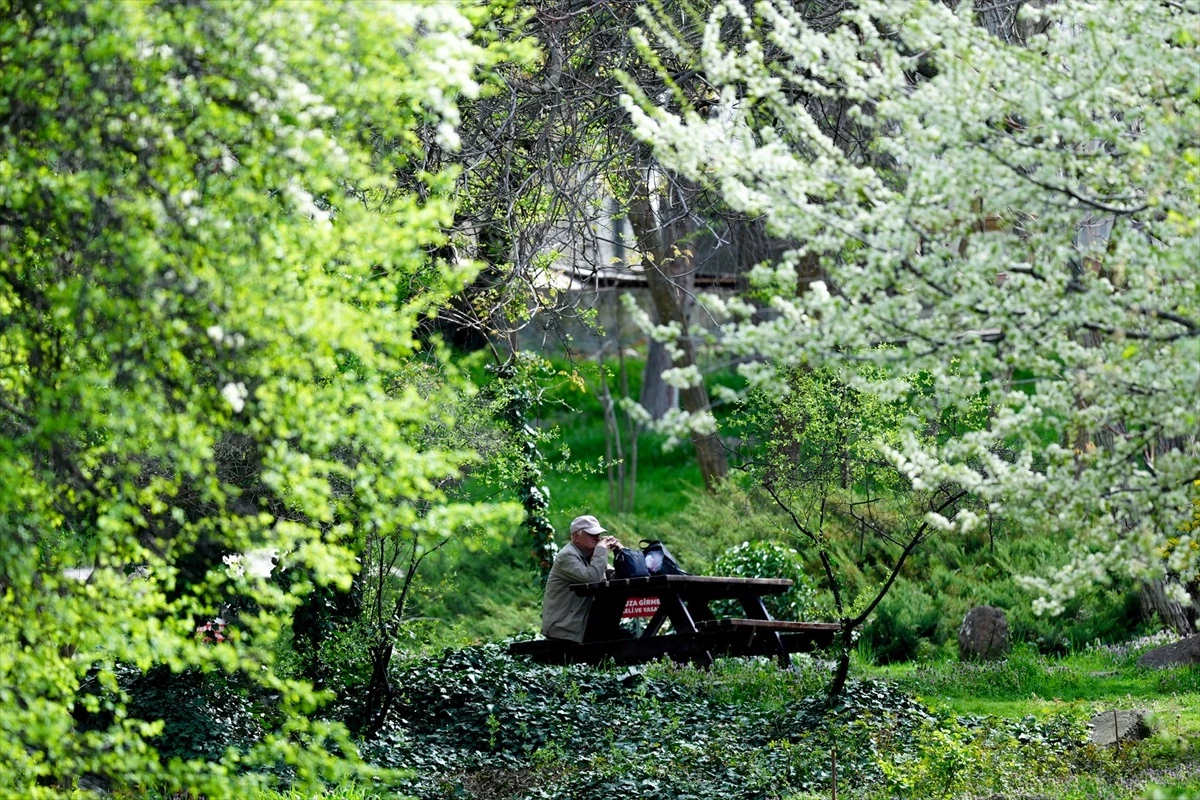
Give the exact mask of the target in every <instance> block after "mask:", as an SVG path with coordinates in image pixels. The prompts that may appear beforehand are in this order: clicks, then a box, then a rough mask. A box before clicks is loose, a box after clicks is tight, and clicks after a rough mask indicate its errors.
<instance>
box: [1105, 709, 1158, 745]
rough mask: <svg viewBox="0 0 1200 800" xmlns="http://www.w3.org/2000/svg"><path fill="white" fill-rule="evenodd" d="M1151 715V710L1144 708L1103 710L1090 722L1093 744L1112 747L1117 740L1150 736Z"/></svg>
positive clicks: (1130, 740)
mask: <svg viewBox="0 0 1200 800" xmlns="http://www.w3.org/2000/svg"><path fill="white" fill-rule="evenodd" d="M1149 715H1150V712H1149V711H1146V710H1145V709H1142V708H1134V709H1130V710H1129V711H1115V710H1114V711H1101V712H1100V713H1099V714H1097V715H1096V716H1094V717H1092V721H1091V723H1089V724H1090V726H1091V740H1092V744H1094V745H1097V746H1098V747H1112V746H1113V745H1115V744H1116V743H1117V742H1137V741H1141V740H1142V739H1148V738H1150V734H1151V733H1152V731H1151V730H1150V721H1149V719H1148V717H1149Z"/></svg>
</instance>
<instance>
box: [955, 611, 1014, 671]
mask: <svg viewBox="0 0 1200 800" xmlns="http://www.w3.org/2000/svg"><path fill="white" fill-rule="evenodd" d="M1007 654H1008V617H1007V616H1006V615H1005V613H1004V611H1003V610H1001V609H999V608H994V607H992V606H976V607H975V608H972V609H971V610H970V611H968V612H967V616H966V617H964V618H963V623H962V627H960V628H959V629H958V657H959V659H960V660H962V661H987V660H990V659H996V658H1003V657H1004V656H1005V655H1007Z"/></svg>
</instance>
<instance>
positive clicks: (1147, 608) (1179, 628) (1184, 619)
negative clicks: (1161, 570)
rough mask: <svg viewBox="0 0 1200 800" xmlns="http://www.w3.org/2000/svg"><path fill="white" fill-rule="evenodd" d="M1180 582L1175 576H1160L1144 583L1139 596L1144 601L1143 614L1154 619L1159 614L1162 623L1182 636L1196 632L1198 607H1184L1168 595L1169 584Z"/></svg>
mask: <svg viewBox="0 0 1200 800" xmlns="http://www.w3.org/2000/svg"><path fill="white" fill-rule="evenodd" d="M1172 583H1178V582H1177V581H1176V580H1175V579H1174V578H1160V579H1158V580H1154V581H1151V582H1149V583H1145V584H1142V588H1141V589H1140V590H1139V591H1138V598H1139V599H1140V600H1141V601H1142V616H1143V617H1144V618H1145V619H1146V620H1152V619H1154V617H1155V616H1157V617H1158V618H1159V619H1160V620H1162V623H1163V624H1164V625H1166V626H1167V627H1169V628H1171V629H1172V630H1173V631H1175V632H1176V633H1178V634H1179V635H1180V636H1190V635H1191V634H1193V633H1195V632H1196V608H1195V606H1191V607H1186V608H1185V607H1184V606H1182V605H1180V604H1179V603H1178V602H1177V601H1175V600H1172V599H1171V598H1170V597H1168V596H1167V586H1169V585H1170V584H1172Z"/></svg>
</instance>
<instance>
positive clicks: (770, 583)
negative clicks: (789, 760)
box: [509, 575, 841, 669]
mask: <svg viewBox="0 0 1200 800" xmlns="http://www.w3.org/2000/svg"><path fill="white" fill-rule="evenodd" d="M791 585H792V582H791V581H790V580H786V579H782V578H729V577H718V576H707V575H652V576H650V577H647V578H623V579H616V580H608V581H597V582H595V583H582V584H578V585H575V586H572V587H571V590H572V591H574V592H575V593H576V594H579V595H582V596H586V597H592V598H593V602H592V607H591V611H590V612H589V614H588V621H587V628H586V629H585V631H584V634H583V641H582V642H580V643H578V644H575V643H573V642H562V641H557V640H547V639H535V640H532V641H525V642H514V643H513V644H511V645H510V646H509V652H510V653H512V654H514V655H528V656H529V657H530V658H532V659H534V660H535V661H540V662H542V663H554V664H564V663H566V664H571V663H585V664H598V663H601V662H603V661H609V660H611V661H614V662H616V663H618V664H641V663H644V662H646V661H652V660H654V659H656V658H662V657H664V656H666V657H669V658H671V659H672V660H674V661H677V662H680V663H682V662H686V661H692V662H695V663H697V664H701V665H705V666H707V665H710V664H712V663H713V660H714V659H715V658H718V657H722V656H773V657H776V658H778V660H779V664H780V666H782V667H784V668H789V669H790V668H791V658H790V655H791V654H792V653H803V652H809V651H811V650H813V649H815V648H817V647H826V646H828V645H829V644H831V643H832V642H833V637H834V635H835V634H836V633H837V632H838V631H839V630H841V626H840V625H838V624H837V623H830V622H793V621H789V620H775V619H772V618H771V615H770V614H769V613H768V612H767V608H766V606H765V605H764V604H763V600H762V598H763V597H764V596H766V595H770V594H781V593H783V592H786V591H787V590H788V589H789V588H790V587H791ZM646 599H650V600H651V601H653V600H657V601H658V605H657V609H656V610H654V611H653V612H652V614H653V615H652V616H651V617H650V621H649V623H647V625H646V627H645V629H644V630H643V631H642V633H641V635H640V636H637V637H631V636H629V635H628V633H626V632H624V631H623V630H622V629H621V627H620V623H621V618H622V616H623V615H624V614H625V611H626V608H627V607H630V606H631V605H632V606H636V605H640V604H641V603H643V602H644V601H645V600H646ZM631 600H632V601H633V603H632V604H631ZM714 600H737V601H738V603H739V605H740V606H741V610H742V613H743V614H744V616H743V617H736V618H734V617H721V618H718V617H717V616H716V614H715V613H714V612H713V609H712V606H711V603H712V601H714ZM651 607H653V605H652V603H651ZM668 620H669V621H670V623H671V629H672V632H671V633H665V634H664V633H662V629H663V627H664V625H665V624H666V623H667V621H668Z"/></svg>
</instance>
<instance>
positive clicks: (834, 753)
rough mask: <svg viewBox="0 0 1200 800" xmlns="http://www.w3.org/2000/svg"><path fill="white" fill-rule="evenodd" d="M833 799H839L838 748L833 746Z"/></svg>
mask: <svg viewBox="0 0 1200 800" xmlns="http://www.w3.org/2000/svg"><path fill="white" fill-rule="evenodd" d="M832 756H833V781H832V782H833V800H837V748H836V747H835V748H833V751H832Z"/></svg>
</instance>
